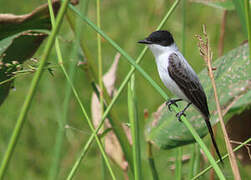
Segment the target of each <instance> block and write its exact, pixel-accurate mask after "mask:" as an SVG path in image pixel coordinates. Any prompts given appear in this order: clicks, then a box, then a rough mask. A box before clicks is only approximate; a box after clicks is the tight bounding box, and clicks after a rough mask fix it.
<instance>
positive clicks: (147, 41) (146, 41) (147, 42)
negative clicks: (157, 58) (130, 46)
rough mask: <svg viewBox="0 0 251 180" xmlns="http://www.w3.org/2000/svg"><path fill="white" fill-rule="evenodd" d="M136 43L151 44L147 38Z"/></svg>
mask: <svg viewBox="0 0 251 180" xmlns="http://www.w3.org/2000/svg"><path fill="white" fill-rule="evenodd" d="M138 43H140V44H152V42H151V41H149V40H147V39H144V40H140V41H138Z"/></svg>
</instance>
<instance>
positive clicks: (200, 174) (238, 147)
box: [191, 138, 251, 180]
mask: <svg viewBox="0 0 251 180" xmlns="http://www.w3.org/2000/svg"><path fill="white" fill-rule="evenodd" d="M249 142H251V138H249V139H248V140H246V141H245V142H243V143H242V144H241V145H239V146H237V147H236V148H235V149H234V150H233V151H234V152H236V151H238V150H239V149H240V148H242V147H243V146H245V145H246V144H247V143H249ZM228 156H229V154H226V155H224V156H223V157H222V159H223V160H224V159H226V158H227V157H228ZM219 162H220V160H217V161H216V163H219ZM211 168H212V165H210V166H208V167H207V168H206V169H204V170H203V171H201V172H200V173H198V174H197V175H196V176H194V177H193V178H192V179H191V180H194V179H198V178H199V177H200V176H202V175H203V174H205V173H206V172H207V171H209V170H210V169H211Z"/></svg>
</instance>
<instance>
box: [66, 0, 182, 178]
mask: <svg viewBox="0 0 251 180" xmlns="http://www.w3.org/2000/svg"><path fill="white" fill-rule="evenodd" d="M179 1H180V0H176V1H175V2H174V3H173V5H172V6H171V8H170V9H169V11H168V12H167V13H166V14H165V16H164V18H163V19H162V21H161V22H160V24H159V26H158V28H157V29H158V30H159V29H160V28H162V27H163V25H164V24H165V22H166V21H167V19H168V18H169V17H170V15H171V14H172V12H173V11H174V10H175V8H176V7H177V5H178V3H179ZM72 10H73V12H75V13H76V14H77V15H79V16H82V15H81V14H80V13H79V12H78V11H77V10H76V9H74V7H72ZM146 50H147V48H146V47H145V48H144V49H143V50H142V52H141V53H140V55H139V56H138V58H137V61H136V63H140V61H141V60H142V58H143V56H144V54H145V53H146ZM134 71H135V67H132V68H131V70H130V72H129V73H128V74H127V76H126V78H125V79H124V81H123V82H122V84H121V86H120V87H119V89H118V91H117V93H116V95H115V96H114V98H113V99H112V101H111V102H110V103H109V105H108V106H107V109H106V110H105V112H104V114H103V117H102V120H101V122H100V124H99V126H98V128H97V129H96V131H95V133H97V132H98V131H99V129H100V128H101V126H102V124H103V123H104V120H105V118H106V117H107V115H108V113H109V112H110V111H112V107H113V105H114V103H115V102H116V100H117V99H118V97H119V96H120V94H121V92H122V91H123V89H124V87H125V86H126V84H127V83H128V81H129V80H130V77H131V75H132V74H133V72H134ZM118 125H120V124H118ZM118 125H116V126H113V128H114V132H115V134H116V136H117V137H118V139H119V142H120V144H121V147H122V149H123V151H124V153H125V157H126V160H127V161H128V163H129V165H130V167H131V169H132V164H133V163H132V162H133V160H132V158H131V156H129V155H130V154H131V153H130V146H124V145H126V144H125V142H124V141H122V140H123V139H125V138H126V137H125V138H123V139H122V138H121V137H122V136H121V135H123V134H122V133H121V134H119V133H116V128H117V127H119V126H118ZM93 139H94V134H92V135H91V136H90V138H89V140H88V142H87V143H86V144H85V146H84V148H83V150H82V153H81V154H80V156H79V158H78V159H77V161H76V162H75V164H74V166H73V168H72V169H71V171H70V173H69V175H68V178H67V179H71V178H72V176H73V174H74V173H75V171H76V170H77V168H78V166H79V164H80V162H81V160H82V159H83V158H84V156H85V154H86V152H87V151H88V149H89V146H90V145H91V143H92V141H93Z"/></svg>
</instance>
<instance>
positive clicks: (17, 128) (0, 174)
mask: <svg viewBox="0 0 251 180" xmlns="http://www.w3.org/2000/svg"><path fill="white" fill-rule="evenodd" d="M68 2H69V0H65V1H64V2H63V3H62V6H61V7H60V10H59V13H58V17H57V20H56V25H55V28H54V29H53V30H52V33H51V34H50V36H49V39H48V41H47V43H46V45H45V49H44V53H43V55H42V58H41V60H40V64H39V67H38V70H37V72H36V73H35V75H34V77H33V79H32V82H31V86H30V89H29V92H28V95H27V96H26V99H25V101H24V104H23V106H22V109H21V112H20V114H19V117H18V119H17V123H16V125H15V128H14V131H13V133H12V136H11V139H10V142H9V144H8V147H7V150H6V153H5V155H4V158H3V161H2V164H1V168H0V180H1V179H3V177H4V174H5V172H6V169H7V167H8V164H9V161H10V158H11V156H12V154H13V152H14V149H15V147H16V144H17V141H18V139H19V136H20V133H21V130H22V128H23V125H24V123H25V119H26V115H27V112H28V110H29V108H30V105H31V102H32V99H33V97H34V94H35V92H36V89H37V86H38V83H39V80H40V78H41V76H42V73H43V67H44V66H45V65H46V62H47V58H48V56H49V54H50V52H51V49H52V46H53V43H54V40H55V38H56V35H57V32H58V30H59V28H60V25H61V22H62V20H63V17H64V14H65V12H66V9H67V4H68Z"/></svg>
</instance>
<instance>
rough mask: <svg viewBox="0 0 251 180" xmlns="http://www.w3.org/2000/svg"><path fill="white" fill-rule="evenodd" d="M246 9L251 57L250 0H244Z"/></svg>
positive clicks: (250, 54) (250, 53) (250, 55)
mask: <svg viewBox="0 0 251 180" xmlns="http://www.w3.org/2000/svg"><path fill="white" fill-rule="evenodd" d="M244 1H245V2H244V9H245V19H246V26H247V33H248V44H249V59H250V57H251V23H250V21H251V18H250V7H249V6H250V4H249V0H244Z"/></svg>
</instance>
